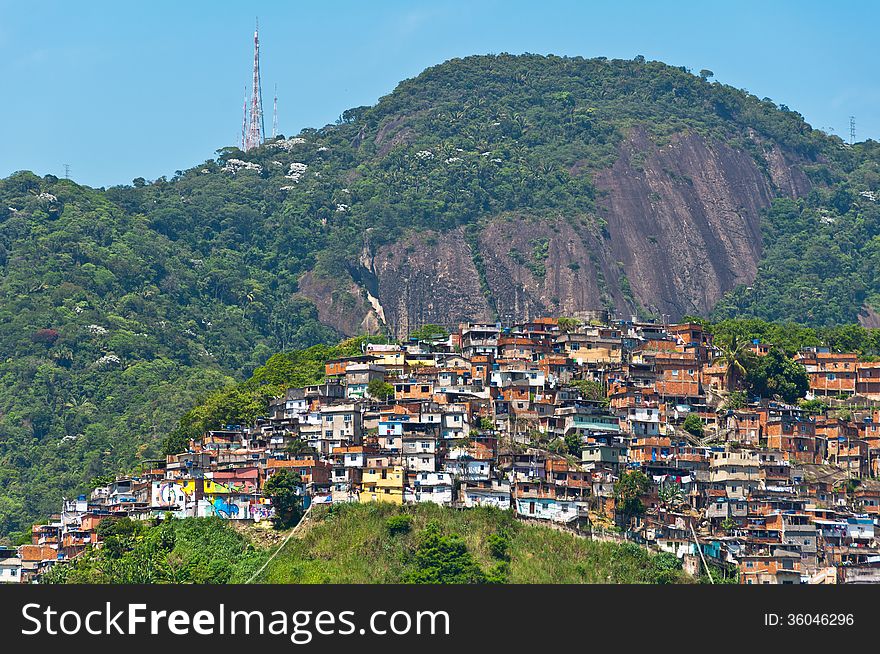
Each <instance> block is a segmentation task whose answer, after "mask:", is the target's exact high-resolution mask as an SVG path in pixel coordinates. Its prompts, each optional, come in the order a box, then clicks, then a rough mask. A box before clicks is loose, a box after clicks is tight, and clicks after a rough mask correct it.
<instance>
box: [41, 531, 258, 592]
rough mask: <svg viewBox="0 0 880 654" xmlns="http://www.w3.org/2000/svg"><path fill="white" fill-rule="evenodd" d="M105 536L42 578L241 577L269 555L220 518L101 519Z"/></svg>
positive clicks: (203, 580) (216, 580)
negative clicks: (93, 546) (147, 520)
mask: <svg viewBox="0 0 880 654" xmlns="http://www.w3.org/2000/svg"><path fill="white" fill-rule="evenodd" d="M98 531H99V533H100V534H101V536H102V538H103V539H104V545H103V546H102V547H101V548H99V549H91V550H88V551H87V552H86V553H85V554H84V555H83V556H81V557H79V558H77V559H76V561H74V562H72V563H71V564H70V565H58V566H55V567H54V568H52V569H51V570H50V571H49V573H48V574H47V575H46V576H45V577H44V578H43V579H42V582H43V583H49V584H56V583H68V584H75V583H87V584H227V583H243V582H244V581H246V580H247V579H248V578H249V577H250V576H251V575H253V574H254V573H255V572H256V571H257V570H258V569H259V566H260V565H261V564H262V563H263V561H265V560H266V558H268V553H267V552H266V551H265V550H262V549H258V548H255V547H254V546H253V545H251V543H250V542H249V541H248V539H247V538H246V537H244V536H243V535H242V534H240V533H239V532H237V531H236V530H235V529H234V528H233V527H232V526H231V525H230V524H229V523H228V522H225V521H223V520H221V519H220V518H187V519H185V520H175V519H171V518H169V519H167V520H165V521H162V522H160V523H158V524H153V523H146V522H140V521H136V520H129V519H128V518H123V519H121V520H118V521H115V522H114V521H112V520H105V521H103V522H101V524H100V525H98Z"/></svg>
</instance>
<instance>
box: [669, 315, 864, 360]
mask: <svg viewBox="0 0 880 654" xmlns="http://www.w3.org/2000/svg"><path fill="white" fill-rule="evenodd" d="M685 319H686V320H687V319H690V320H694V321H696V322H698V323H700V324H702V325H704V326H705V327H706V328H707V329H708V330H709V331H710V332H712V333H713V334H714V336H715V340H716V341H717V342H718V343H719V345H722V346H725V345H726V344H730V343H731V342H732V340H733V339H734V338H736V339H737V341H738V342H739V343H751V342H752V341H754V340H757V341H759V342H761V343H767V344H770V345H775V346H777V347H779V348H781V349H782V350H783V351H784V352H785V353H786V354H788V355H789V356H792V355H794V354H795V353H796V352H797V351H798V350H801V349H803V348H806V347H828V348H830V349H831V350H832V351H834V352H857V353H858V354H859V355H860V356H861V358H862V359H863V360H866V361H870V360H873V359H874V358H875V357H877V356H878V355H880V330H877V329H867V328H865V327H862V326H860V325H856V324H845V325H834V326H826V327H808V326H806V325H803V324H798V323H796V322H771V321H768V320H762V319H760V318H738V319H727V320H721V321H718V322H711V321H708V320H702V319H700V318H695V317H693V316H688V317H686V318H685Z"/></svg>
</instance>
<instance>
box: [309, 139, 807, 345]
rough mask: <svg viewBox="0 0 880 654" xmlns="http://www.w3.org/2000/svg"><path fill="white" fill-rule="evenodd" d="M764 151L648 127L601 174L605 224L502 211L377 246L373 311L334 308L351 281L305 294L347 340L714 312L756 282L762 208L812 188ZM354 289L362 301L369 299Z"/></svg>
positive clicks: (372, 263) (370, 261)
mask: <svg viewBox="0 0 880 654" xmlns="http://www.w3.org/2000/svg"><path fill="white" fill-rule="evenodd" d="M750 136H751V138H753V139H755V140H756V143H757V142H758V141H757V137H756V136H755V135H750ZM758 144H759V146H760V148H761V149H762V150H763V152H764V159H765V160H764V162H761V165H759V162H757V161H756V160H755V159H754V158H753V157H752V155H750V154H748V153H745V152H742V151H739V150H736V149H733V148H732V147H730V146H728V145H726V144H724V143H720V142H718V141H713V140H708V139H706V138H704V137H703V136H701V135H699V134H696V133H682V134H679V135H677V136H675V137H673V138H672V139H670V141H669V142H668V143H666V144H663V145H658V144H657V143H655V142H654V141H652V140H651V139H650V138H649V137H648V136H647V134H646V133H645V131H644V130H642V129H639V128H636V129H634V130H632V131H631V133H630V134H629V136H628V137H627V138H626V139H625V140H624V142H623V143H622V144H621V146H620V149H619V156H618V159H617V161H616V162H615V163H614V164H613V165H612V166H611V167H610V168H608V169H605V170H602V171H600V172H599V173H598V174H596V175H595V177H594V182H595V185H596V187H597V188H598V189H599V191H600V198H599V202H598V205H599V211H598V215H597V216H557V217H554V218H547V217H541V218H535V217H531V216H528V215H523V214H512V215H505V216H497V217H494V218H491V219H489V220H487V221H484V222H483V224H482V225H481V226H480V229H479V230H478V232H477V234H476V237H473V236H472V237H471V238H467V237H466V234H465V232H464V230H463V229H461V228H459V229H457V230H453V231H450V232H445V233H438V232H428V233H419V234H410V235H409V236H408V237H406V238H405V239H403V240H401V241H398V242H397V243H394V244H392V245H386V246H382V247H380V248H377V249H376V250H375V251H372V250H371V249H370V248H369V247H367V248H366V250H365V255H364V257H363V258H362V264H363V266H364V270H365V271H366V273H367V274H368V275H370V276H372V277H373V279H374V286H375V288H374V289H371V290H370V291H369V292H368V293H367V291H362V292H361V293H360V296H363V295H364V294H367V295H368V296H369V299H370V301H371V302H372V303H373V306H372V307H371V306H370V305H369V304H368V303H353V302H350V301H349V302H345V301H340V300H339V299H338V298H337V299H334V298H335V297H336V296H338V295H339V291H338V287H339V282H338V280H337V281H336V288H337V290H336V292H335V295H333V294H332V293H331V296H330V300H328V299H327V293H328V292H329V290H328V289H323V290H322V287H321V285H320V284H319V283H317V282H316V280H315V279H314V278H311V277H308V276H307V277H306V278H304V280H303V281H301V288H302V289H303V293H304V294H305V295H306V296H307V297H310V298H311V299H313V300H314V301H315V302H316V303H317V304H318V308H319V312H320V315H321V320H322V321H324V322H326V323H328V324H330V325H332V326H334V327H335V328H337V329H338V330H340V331H341V332H342V333H345V334H354V333H361V332H363V331H364V330H365V329H378V328H380V326H381V325H382V324H383V323H384V325H386V326H387V328H388V329H389V331H390V332H391V333H392V334H393V335H394V336H397V337H405V336H406V335H407V334H408V333H409V332H410V331H412V330H413V329H415V328H417V327H419V326H421V325H423V324H426V323H437V324H441V325H446V326H454V325H455V324H456V323H458V322H459V321H463V320H494V319H500V320H503V321H505V322H507V321H513V320H524V319H529V318H534V317H536V316H541V315H577V314H578V313H579V312H584V311H593V310H598V309H609V310H611V311H612V312H615V313H617V314H620V315H625V316H629V315H630V314H637V313H650V314H653V315H657V316H660V315H663V314H666V315H668V317H669V318H670V319H673V320H674V319H678V318H680V317H681V316H683V315H685V314H688V313H694V314H707V313H708V312H709V311H711V309H712V307H713V306H714V304H715V303H716V302H717V301H718V300H719V299H720V298H721V296H722V295H723V294H724V293H726V292H727V291H729V290H731V289H732V288H734V287H735V286H736V285H738V284H748V283H750V282H751V281H752V280H754V278H755V275H756V273H757V267H758V262H759V260H760V257H761V249H762V243H761V231H760V214H761V212H762V210H764V209H765V208H767V207H768V206H769V204H770V201H771V199H772V198H773V197H774V196H776V195H786V196H791V197H796V196H798V195H802V194H804V193H806V192H808V191H809V188H810V185H809V181H808V180H807V178H806V176H805V175H804V173H803V172H802V170H801V169H800V168H799V167H798V164H797V163H796V162H795V161H794V160H793V159H792V158H791V157H789V156H787V155H786V154H785V153H784V152H783V151H782V150H781V149H780V148H779V147H778V146H776V145H775V144H766V143H758ZM572 174H580V173H579V172H578V170H576V169H575V170H573V171H572ZM359 281H360V282H361V286H363V282H362V280H359ZM345 283H346V284H348V283H349V282H348V281H346V282H345ZM351 285H352V288H351V289H349V294H350V295H352V296H354V295H358V294H357V291H356V289H357V287H358V285H357V284H356V283H355V282H353V281H352V282H351ZM342 300H345V298H344V297H343V298H342Z"/></svg>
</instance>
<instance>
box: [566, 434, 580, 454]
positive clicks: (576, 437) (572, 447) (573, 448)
mask: <svg viewBox="0 0 880 654" xmlns="http://www.w3.org/2000/svg"><path fill="white" fill-rule="evenodd" d="M565 446H566V448H567V449H568V453H569V454H571V455H572V456H576V457H578V458H580V456H581V453H582V452H583V449H584V444H583V441H582V440H581V435H580V434H579V433H578V432H571V433H570V434H567V435H566V436H565Z"/></svg>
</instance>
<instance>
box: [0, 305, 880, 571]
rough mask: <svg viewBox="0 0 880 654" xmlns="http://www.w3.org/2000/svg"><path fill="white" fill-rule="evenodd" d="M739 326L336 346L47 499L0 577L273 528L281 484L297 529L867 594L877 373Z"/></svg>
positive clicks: (509, 330)
mask: <svg viewBox="0 0 880 654" xmlns="http://www.w3.org/2000/svg"><path fill="white" fill-rule="evenodd" d="M735 328H736V324H734V325H733V328H731V325H727V327H726V328H724V326H723V325H722V326H719V329H716V330H714V331H715V333H713V331H710V330H711V329H712V327H711V326H710V325H708V324H706V323H701V322H683V323H678V324H661V323H658V322H645V321H639V320H637V319H633V320H612V319H610V318H609V316H608V315H606V314H602V313H601V312H593V313H591V314H589V315H583V316H581V317H579V318H570V317H568V318H536V319H534V320H531V321H528V322H524V323H520V324H515V325H510V326H503V325H502V324H500V323H479V324H475V323H462V324H460V325H458V326H457V328H455V329H453V330H452V331H451V333H449V332H447V331H446V330H444V329H443V328H440V327H437V326H426V327H425V328H422V329H420V330H418V331H419V332H420V333H419V334H417V335H416V336H414V337H412V338H410V339H408V340H405V341H404V342H400V343H396V342H388V340H387V339H375V338H374V339H371V338H369V337H361V338H358V339H355V340H353V341H349V342H348V343H347V344H346V345H347V347H348V352H349V353H348V354H347V355H345V356H334V357H333V358H328V359H325V360H321V361H320V362H319V365H320V366H321V370H320V374H319V375H318V378H319V379H318V380H317V381H316V383H311V384H308V385H303V386H290V387H285V388H283V389H281V390H279V391H278V392H277V393H276V394H274V395H273V396H272V397H270V398H269V399H268V401H267V404H266V408H265V410H264V411H263V412H262V413H261V414H260V415H257V416H255V417H254V418H253V419H252V420H249V421H247V422H240V423H236V424H223V425H217V426H216V427H215V428H210V429H207V430H205V431H204V432H202V433H199V434H197V435H195V436H194V437H192V438H189V439H187V440H186V441H184V440H179V441H178V446H177V451H173V452H169V453H168V454H167V455H166V456H165V457H164V458H161V459H151V460H144V461H141V462H140V464H139V467H138V470H137V471H136V472H133V473H132V474H128V475H121V476H116V477H115V478H111V479H107V480H106V481H105V482H104V483H102V484H101V485H100V486H97V487H95V488H93V489H92V490H91V491H90V492H89V493H85V494H82V495H80V496H78V497H74V498H65V499H61V498H59V503H58V512H57V514H55V515H52V516H48V519H47V520H45V521H43V522H41V523H40V524H36V525H34V526H33V529H32V533H31V535H30V539H29V542H27V543H25V544H22V545H19V546H17V547H7V548H6V549H5V550H4V551H3V557H4V558H3V559H2V561H0V578H2V579H3V580H4V581H7V582H13V583H27V582H33V581H37V580H40V579H41V577H43V576H46V575H49V576H51V575H52V574H57V573H58V570H59V567H64V566H71V565H73V566H75V565H76V561H77V559H78V558H79V557H82V556H83V555H84V553H85V552H87V551H92V550H94V549H95V548H101V547H102V538H103V537H104V534H105V533H109V532H107V531H106V530H103V531H102V528H101V525H102V524H107V523H108V522H112V521H120V520H124V519H128V520H131V521H138V522H144V523H153V522H157V521H158V522H162V521H167V520H175V519H183V518H193V517H202V518H205V517H215V518H219V519H221V520H223V521H229V523H235V524H240V525H251V526H250V527H249V529H257V530H262V531H264V532H265V533H272V532H273V529H272V525H273V524H275V523H276V522H277V521H278V520H277V519H278V518H279V515H278V509H277V507H276V506H273V498H276V497H280V496H279V495H277V494H276V493H277V491H273V485H272V480H273V478H276V479H280V478H281V477H280V476H285V477H287V478H289V479H291V480H294V483H293V493H294V494H295V496H296V502H295V503H296V504H297V505H298V512H299V514H301V515H303V514H304V515H303V517H301V518H300V520H301V521H302V523H304V524H305V523H308V522H309V520H310V519H313V518H312V515H313V514H315V512H321V511H323V512H324V513H325V514H326V512H328V511H333V510H337V509H338V508H339V507H341V506H343V505H353V504H376V503H383V504H388V505H394V506H396V507H398V508H399V510H402V511H406V510H407V507H413V506H418V505H426V504H427V505H438V506H441V507H449V508H450V509H454V510H459V511H462V512H468V511H472V510H473V511H477V510H479V507H493V508H494V509H497V510H500V511H502V512H509V513H510V514H512V515H513V516H515V518H516V519H517V522H521V523H523V524H528V525H539V526H543V525H546V526H550V527H552V528H553V529H555V530H557V531H559V530H561V531H563V532H568V533H570V534H571V535H573V536H574V537H575V538H577V539H586V540H599V541H613V542H618V543H623V542H627V541H629V542H631V543H634V544H637V545H638V546H639V547H642V548H644V549H645V550H647V551H648V552H650V553H655V554H658V555H662V554H665V555H671V556H673V557H674V558H675V559H677V560H678V561H679V562H680V564H681V566H682V569H683V571H684V572H686V573H689V574H690V575H692V576H693V577H695V578H700V577H701V576H702V577H703V578H704V579H705V578H706V577H707V576H711V575H715V577H716V578H715V579H713V581H721V577H723V578H724V579H726V580H727V581H728V582H729V581H730V580H734V581H738V583H741V584H801V583H808V584H850V583H866V582H877V581H880V543H878V538H880V534H877V533H875V529H876V528H877V526H878V525H877V520H878V516H880V482H877V481H876V480H875V477H877V476H878V472H880V470H878V468H880V382H878V373H877V371H878V369H880V364H878V363H876V362H873V361H864V360H862V359H861V358H860V357H859V356H857V354H856V353H853V352H845V351H836V350H832V349H831V348H829V347H823V346H816V347H802V348H800V349H797V350H796V351H792V350H791V346H790V344H788V343H787V344H782V343H774V342H765V341H763V340H760V339H758V338H754V339H751V340H741V339H739V338H738V337H737V335H736V333H735ZM778 333H782V332H778ZM284 501H285V502H289V498H288V499H285V500H284ZM285 510H286V509H285ZM402 515H403V514H402Z"/></svg>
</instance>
